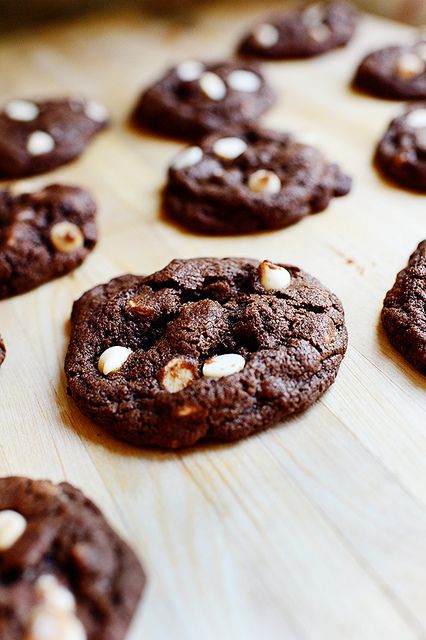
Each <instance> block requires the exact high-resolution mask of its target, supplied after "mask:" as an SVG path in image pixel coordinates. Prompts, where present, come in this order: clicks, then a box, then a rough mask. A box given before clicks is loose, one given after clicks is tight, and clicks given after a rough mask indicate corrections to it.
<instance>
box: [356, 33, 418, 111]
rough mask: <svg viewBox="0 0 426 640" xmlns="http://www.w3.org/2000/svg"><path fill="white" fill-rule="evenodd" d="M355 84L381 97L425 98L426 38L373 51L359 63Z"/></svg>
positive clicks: (394, 98)
mask: <svg viewBox="0 0 426 640" xmlns="http://www.w3.org/2000/svg"><path fill="white" fill-rule="evenodd" d="M353 84H354V86H355V87H356V88H357V89H360V90H361V91H365V92H366V93H369V94H372V95H374V96H378V97H380V98H388V99H393V100H423V99H426V41H424V42H417V43H416V44H413V45H407V46H393V47H385V48H384V49H379V50H378V51H373V53H370V54H369V55H368V56H366V58H364V60H363V61H362V62H361V64H360V65H359V67H358V70H357V72H356V74H355V78H354V80H353Z"/></svg>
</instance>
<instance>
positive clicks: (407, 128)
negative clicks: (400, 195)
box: [375, 103, 426, 192]
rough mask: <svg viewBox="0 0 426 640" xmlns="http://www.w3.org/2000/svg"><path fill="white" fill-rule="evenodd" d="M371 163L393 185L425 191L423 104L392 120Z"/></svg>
mask: <svg viewBox="0 0 426 640" xmlns="http://www.w3.org/2000/svg"><path fill="white" fill-rule="evenodd" d="M375 163H376V166H377V168H378V169H379V170H380V171H381V172H382V173H383V174H384V175H385V176H386V177H388V178H390V179H391V180H393V181H394V182H396V183H397V184H399V185H401V186H403V187H408V188H410V189H415V190H416V191H423V192H426V103H424V104H418V105H414V106H413V107H412V108H411V109H409V110H408V111H407V112H406V113H404V114H403V115H401V116H398V117H397V118H395V119H394V120H392V122H391V124H390V125H389V128H388V129H387V131H386V133H385V135H384V136H383V138H382V139H381V141H380V142H379V144H378V146H377V149H376V153H375Z"/></svg>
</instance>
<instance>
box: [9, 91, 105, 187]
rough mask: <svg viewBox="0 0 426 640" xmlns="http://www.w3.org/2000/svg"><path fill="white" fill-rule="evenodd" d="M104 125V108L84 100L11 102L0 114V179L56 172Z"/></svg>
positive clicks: (75, 155) (79, 153)
mask: <svg viewBox="0 0 426 640" xmlns="http://www.w3.org/2000/svg"><path fill="white" fill-rule="evenodd" d="M107 123H108V114H107V111H106V109H105V107H103V106H102V105H101V104H99V103H97V102H93V101H88V100H85V99H83V98H70V99H60V100H59V99H58V100H21V99H19V100H10V101H9V102H8V103H7V104H6V105H5V106H4V107H3V110H2V111H1V112H0V179H2V178H3V179H4V178H20V177H24V176H30V175H34V174H37V173H44V172H45V171H51V170H52V169H56V168H57V167H59V166H61V165H63V164H65V163H67V162H69V161H70V160H73V159H74V158H76V157H78V156H79V155H81V153H82V152H83V151H84V149H85V147H86V146H87V145H88V143H89V141H90V140H91V138H93V136H94V135H95V134H97V133H98V132H99V131H101V130H102V129H104V128H105V127H106V126H107Z"/></svg>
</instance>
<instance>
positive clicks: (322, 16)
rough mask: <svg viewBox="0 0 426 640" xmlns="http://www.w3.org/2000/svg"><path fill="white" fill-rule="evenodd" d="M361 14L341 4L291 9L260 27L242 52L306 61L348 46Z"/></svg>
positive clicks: (333, 1) (333, 0) (335, 1)
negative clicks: (331, 50)
mask: <svg viewBox="0 0 426 640" xmlns="http://www.w3.org/2000/svg"><path fill="white" fill-rule="evenodd" d="M357 22H358V14H357V12H356V11H355V10H354V9H353V7H351V6H350V5H349V4H348V3H346V2H342V1H340V0H331V1H330V2H315V3H313V4H310V5H305V6H303V7H300V8H296V9H289V10H287V11H284V12H283V13H280V14H278V15H276V16H271V18H270V19H268V20H267V21H265V22H261V23H260V24H258V25H257V26H256V27H255V28H254V29H253V30H252V31H251V32H250V33H249V34H248V35H247V36H245V38H244V39H243V41H242V42H241V44H240V46H239V51H240V52H241V53H243V54H246V55H250V56H257V57H261V58H278V59H286V58H307V57H310V56H317V55H319V54H321V53H325V52H326V51H330V49H336V48H337V47H342V46H343V45H345V44H346V43H347V42H348V41H349V40H350V39H351V38H352V36H353V34H354V31H355V28H356V25H357Z"/></svg>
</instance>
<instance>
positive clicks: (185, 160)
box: [172, 147, 203, 170]
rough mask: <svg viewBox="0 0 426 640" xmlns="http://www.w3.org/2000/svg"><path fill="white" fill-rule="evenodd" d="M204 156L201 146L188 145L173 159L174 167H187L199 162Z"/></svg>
mask: <svg viewBox="0 0 426 640" xmlns="http://www.w3.org/2000/svg"><path fill="white" fill-rule="evenodd" d="M202 157H203V152H202V149H201V148H200V147H187V148H186V149H184V150H183V151H181V152H180V153H178V154H177V156H176V157H175V159H174V160H173V163H172V167H173V169H177V170H179V169H187V168H188V167H193V166H194V165H195V164H198V163H199V162H200V160H201V159H202Z"/></svg>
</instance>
